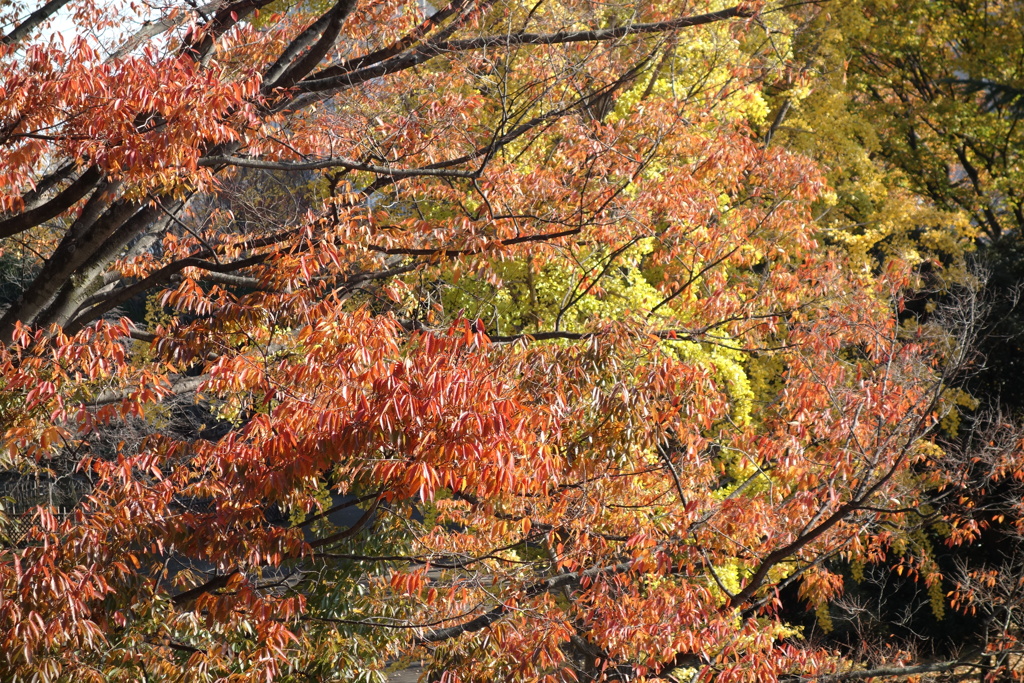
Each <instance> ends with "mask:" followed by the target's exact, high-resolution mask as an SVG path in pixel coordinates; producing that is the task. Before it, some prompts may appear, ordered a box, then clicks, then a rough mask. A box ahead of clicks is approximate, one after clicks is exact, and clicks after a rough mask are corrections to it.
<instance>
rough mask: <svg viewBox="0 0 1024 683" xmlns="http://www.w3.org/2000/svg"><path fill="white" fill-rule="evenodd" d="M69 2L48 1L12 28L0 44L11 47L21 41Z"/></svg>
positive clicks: (0, 39)
mask: <svg viewBox="0 0 1024 683" xmlns="http://www.w3.org/2000/svg"><path fill="white" fill-rule="evenodd" d="M68 2H69V0H50V2H48V3H46V4H45V5H43V6H42V7H40V8H39V9H37V10H36V11H35V12H33V13H32V14H30V15H28V16H27V17H26V18H25V20H24V21H22V22H21V23H20V24H18V25H17V26H15V27H14V29H13V30H12V31H11V32H10V33H8V34H7V35H5V36H4V37H3V38H0V43H2V44H4V45H13V44H14V43H17V42H19V41H21V40H23V39H24V38H25V37H26V36H28V34H29V33H31V32H32V30H33V29H35V28H36V27H37V26H39V25H40V24H41V23H43V22H44V21H46V20H47V19H49V18H50V17H52V16H53V15H54V14H56V13H57V12H58V11H59V10H60V8H61V7H63V6H64V5H66V4H68Z"/></svg>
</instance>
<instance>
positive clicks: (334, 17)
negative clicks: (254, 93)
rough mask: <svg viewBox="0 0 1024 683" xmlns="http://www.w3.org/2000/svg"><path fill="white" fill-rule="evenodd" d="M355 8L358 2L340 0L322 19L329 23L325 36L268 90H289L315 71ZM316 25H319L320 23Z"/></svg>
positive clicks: (324, 26)
mask: <svg viewBox="0 0 1024 683" xmlns="http://www.w3.org/2000/svg"><path fill="white" fill-rule="evenodd" d="M355 7H356V0H338V2H337V3H336V4H335V5H334V7H332V8H331V10H330V11H329V12H327V13H326V14H324V15H323V17H321V19H324V18H326V19H327V21H326V22H324V25H323V29H322V30H323V34H322V35H321V36H320V39H319V40H318V41H316V43H315V44H314V45H313V46H312V47H311V48H310V49H309V51H308V52H306V54H304V55H303V56H302V57H300V58H299V59H298V60H296V61H294V62H293V63H292V64H291V65H290V66H288V67H287V68H286V69H284V71H283V72H282V73H281V75H280V76H279V77H278V78H277V79H275V81H274V82H273V83H270V84H268V85H267V86H266V87H267V88H268V90H269V89H273V88H289V87H291V86H292V85H294V84H295V82H296V81H298V80H299V79H300V78H304V77H305V76H307V75H308V74H309V72H311V71H312V70H313V69H315V68H316V67H317V65H318V64H319V63H320V60H322V59H323V58H324V57H325V56H327V53H328V52H330V50H331V48H333V47H334V44H335V43H336V42H337V40H338V36H339V35H340V34H341V26H342V24H343V23H344V22H345V19H346V18H347V17H348V15H349V14H351V13H352V10H354V9H355ZM316 23H317V24H319V23H320V22H319V21H318V22H316Z"/></svg>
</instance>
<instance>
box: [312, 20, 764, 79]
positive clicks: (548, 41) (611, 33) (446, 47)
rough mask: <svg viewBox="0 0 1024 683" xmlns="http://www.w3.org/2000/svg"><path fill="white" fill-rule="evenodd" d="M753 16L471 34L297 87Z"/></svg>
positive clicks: (376, 76) (372, 77) (318, 76)
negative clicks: (478, 53)
mask: <svg viewBox="0 0 1024 683" xmlns="http://www.w3.org/2000/svg"><path fill="white" fill-rule="evenodd" d="M750 16H753V12H752V11H751V10H749V9H746V8H743V7H740V6H736V7H730V8H728V9H723V10H719V11H717V12H710V13H708V14H700V15H696V16H692V17H682V18H680V19H673V20H670V21H659V22H655V23H650V24H631V25H626V26H614V27H610V28H605V29H593V30H589V31H559V32H557V33H512V34H507V35H493V36H482V37H480V38H467V39H464V40H442V41H432V42H429V43H427V44H425V45H423V46H422V47H419V48H416V49H414V50H411V51H409V52H406V53H404V54H400V55H397V56H395V57H392V58H390V59H387V60H385V61H383V62H381V63H379V64H377V65H374V66H370V67H366V68H362V69H357V70H355V71H352V72H349V73H343V74H339V75H336V76H333V75H329V76H323V75H322V74H323V72H321V73H320V74H313V75H312V76H311V77H309V78H308V79H305V80H303V81H300V82H299V83H298V84H297V87H298V89H299V90H300V91H302V92H325V91H333V90H341V89H344V88H350V87H352V86H355V85H358V84H360V83H365V82H367V81H371V80H373V79H375V78H380V77H382V76H386V75H388V74H392V73H396V72H399V71H405V70H406V69H411V68H412V67H414V66H418V65H419V64H423V63H424V62H427V61H429V60H431V59H433V58H435V57H438V56H441V55H444V54H454V53H459V52H470V51H474V50H483V49H486V48H496V47H515V46H518V45H561V44H565V43H589V42H603V41H609V40H616V39H619V38H624V37H626V36H631V35H643V34H651V33H666V32H669V31H676V30H679V29H683V28H688V27H692V26H701V25H704V24H711V23H715V22H719V21H726V20H728V19H734V18H737V17H750Z"/></svg>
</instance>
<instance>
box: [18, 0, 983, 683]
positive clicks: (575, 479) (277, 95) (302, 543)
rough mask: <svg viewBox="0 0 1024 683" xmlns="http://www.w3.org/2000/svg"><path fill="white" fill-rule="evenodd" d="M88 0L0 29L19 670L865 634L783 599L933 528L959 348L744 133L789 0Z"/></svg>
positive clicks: (132, 673)
mask: <svg viewBox="0 0 1024 683" xmlns="http://www.w3.org/2000/svg"><path fill="white" fill-rule="evenodd" d="M62 5H63V3H61V2H53V3H50V4H47V5H45V6H44V7H42V8H41V9H39V10H38V11H36V12H33V13H31V14H29V15H28V16H27V17H23V16H22V15H23V14H24V13H23V12H22V11H21V9H20V8H19V7H8V8H6V11H7V12H8V14H9V15H10V18H9V19H8V21H9V23H10V25H11V27H12V28H10V30H8V32H7V34H6V36H5V38H4V39H3V41H2V42H3V46H2V50H3V59H4V64H5V71H4V79H5V80H4V81H3V83H2V84H0V87H2V88H3V92H4V94H5V97H4V99H3V101H2V104H0V107H2V109H0V120H2V133H3V138H2V139H3V146H2V149H0V154H2V155H3V163H2V168H3V173H4V176H3V178H4V182H3V184H2V186H0V187H2V191H3V194H2V199H0V205H2V207H3V209H4V210H5V212H6V214H5V216H4V218H3V219H2V221H0V236H2V237H3V239H4V258H5V259H7V261H6V262H7V263H10V264H11V268H12V269H16V270H17V272H18V273H19V275H18V277H17V278H12V279H11V281H10V283H9V288H13V290H14V291H13V293H10V294H9V295H8V296H7V297H6V298H7V300H9V301H10V304H9V306H8V307H7V308H6V310H5V311H4V313H3V316H2V317H0V334H2V336H3V339H4V345H3V347H2V349H0V367H2V368H3V373H2V377H3V379H2V381H0V406H2V411H3V413H2V414H3V426H4V432H3V451H2V452H3V457H4V469H5V478H4V479H3V481H4V482H5V484H4V485H5V486H6V488H5V491H7V492H9V493H10V494H11V495H10V496H9V502H10V505H9V507H8V509H7V510H6V511H5V516H4V517H3V518H2V520H0V533H2V535H3V536H4V538H5V541H4V545H3V547H2V549H0V591H2V592H0V634H2V636H0V637H2V642H3V644H4V647H3V652H4V655H3V659H2V666H3V671H4V673H5V675H6V677H7V678H11V679H29V678H32V677H36V678H39V679H44V680H64V679H70V678H82V677H85V678H90V679H93V680H139V679H140V678H144V679H146V680H164V679H167V680H172V679H173V680H181V679H186V680H204V679H211V680H213V679H220V678H224V679H235V680H249V679H254V680H255V679H275V678H277V679H282V680H359V679H362V680H370V679H374V678H377V679H379V678H380V677H381V676H382V672H383V671H384V670H385V668H386V667H387V666H389V665H393V664H396V663H400V662H401V661H402V658H403V657H408V656H427V657H429V662H430V664H429V666H430V670H431V672H432V674H433V673H436V674H437V675H438V676H439V677H441V678H444V679H445V680H463V681H471V680H480V681H485V680H486V681H492V680H517V679H531V680H538V679H543V680H579V679H581V678H584V679H586V678H590V679H606V680H613V679H620V680H622V679H632V678H636V677H647V678H648V679H656V678H660V679H663V680H667V679H669V678H670V677H679V676H682V675H684V673H685V675H689V676H691V677H696V678H698V679H699V678H701V677H703V678H705V679H710V678H715V679H716V680H723V681H724V680H734V679H735V680H741V679H743V680H771V679H775V678H779V677H785V676H814V675H819V674H826V673H828V672H833V671H838V672H843V671H845V670H846V669H848V667H849V663H847V662H843V661H841V660H840V659H838V658H836V657H835V656H833V655H832V654H831V653H830V652H829V651H827V650H825V649H819V648H814V647H808V646H802V645H801V644H800V643H799V641H798V639H797V633H796V631H794V629H792V628H790V627H789V626H788V625H787V624H786V622H785V620H784V619H783V618H782V616H781V615H780V614H779V612H778V610H777V607H778V604H777V600H776V595H777V592H778V591H779V590H781V589H783V588H784V587H786V586H790V585H799V586H800V591H801V595H802V597H803V599H804V600H806V601H807V602H808V603H809V604H810V605H811V606H815V607H819V608H820V606H821V605H824V604H825V603H826V601H828V600H829V599H830V598H832V597H834V596H836V595H838V594H839V593H840V592H841V590H842V578H841V577H840V576H839V575H838V574H836V573H835V572H833V571H831V570H830V565H829V561H830V560H832V559H834V558H839V557H845V558H847V559H850V560H855V561H860V562H867V563H871V562H876V561H880V560H882V559H884V558H885V557H886V553H887V551H888V550H889V549H890V548H892V547H894V546H895V545H898V544H899V543H900V542H901V535H900V530H901V529H903V528H905V527H906V525H907V524H910V522H906V520H907V519H908V518H910V517H912V516H913V515H912V511H913V510H914V509H915V507H916V505H917V504H918V503H919V502H920V501H921V500H922V491H924V490H926V489H927V487H934V486H940V485H942V484H943V481H942V479H941V476H942V473H941V470H937V469H935V468H932V467H930V466H929V463H932V462H933V461H934V460H935V458H936V457H937V456H936V448H935V446H934V445H933V444H932V440H933V438H934V435H935V432H936V429H937V425H939V424H940V420H941V419H942V417H943V414H944V412H946V411H947V410H948V404H949V401H948V400H947V399H948V392H947V390H946V376H947V374H948V373H949V372H950V371H951V370H950V369H951V368H955V367H957V366H958V365H959V363H960V361H961V358H962V356H963V351H962V348H961V346H962V345H961V344H959V343H958V342H957V339H956V338H953V340H952V341H950V335H949V334H948V333H943V334H939V333H937V332H934V331H933V330H931V329H930V328H925V327H922V328H919V329H908V328H904V327H901V326H900V325H899V319H898V314H899V312H900V310H901V297H902V292H903V289H904V288H905V286H906V284H907V281H908V280H907V272H906V269H905V268H902V267H901V266H900V264H898V263H892V264H890V265H889V267H888V268H887V269H886V271H885V272H884V273H883V274H882V275H881V276H879V277H870V278H869V277H867V276H866V275H865V274H863V273H859V272H854V271H852V270H850V269H847V268H844V267H843V262H842V258H841V256H840V255H839V254H837V253H832V252H830V251H828V250H826V249H824V248H822V247H821V244H820V242H818V241H817V240H816V239H815V232H816V230H817V226H816V224H815V223H814V221H813V219H812V213H811V208H812V205H813V203H814V202H815V200H816V199H817V198H818V197H819V196H820V193H821V192H822V190H823V187H824V184H823V180H822V176H821V174H820V172H819V170H818V168H817V167H816V166H815V165H814V164H813V163H812V162H810V161H809V160H808V159H806V158H804V157H801V156H798V155H794V154H792V153H789V152H787V151H785V150H784V149H782V148H781V147H779V146H768V145H765V144H764V143H763V141H762V140H761V139H759V138H758V137H757V136H754V135H753V134H752V133H751V126H754V125H760V124H761V123H763V122H764V120H765V116H766V114H767V108H766V105H765V100H764V98H763V96H762V86H763V83H764V82H765V81H766V80H767V79H768V77H769V75H770V74H772V73H774V72H775V70H777V69H782V68H785V66H786V64H785V59H786V55H785V54H781V55H780V53H779V51H778V50H777V49H776V46H775V45H773V44H772V42H771V41H770V40H768V39H767V38H766V36H765V34H764V32H762V31H760V29H758V28H757V25H756V23H752V21H751V20H753V19H756V18H758V17H763V16H767V14H766V10H765V9H764V8H762V7H760V6H758V5H754V4H741V5H737V6H734V7H731V8H726V9H714V8H710V7H708V8H703V7H702V8H700V9H693V8H691V7H690V6H689V4H687V3H651V4H647V3H636V4H633V3H621V4H600V5H598V4H594V3H590V2H586V1H580V2H569V3H562V4H559V5H548V4H544V3H538V4H536V5H534V6H531V7H526V6H521V5H519V4H518V3H509V4H501V3H494V2H472V1H471V0H454V2H453V3H452V4H450V5H448V6H447V7H444V8H442V9H439V10H437V11H436V12H434V13H433V14H432V15H431V16H424V14H423V12H424V6H423V5H422V4H420V3H403V2H396V1H393V0H378V1H375V2H371V3H367V4H366V5H365V6H362V7H357V6H356V4H355V3H354V2H351V1H349V0H339V2H338V3H337V4H334V5H332V6H330V7H320V8H316V7H313V6H306V5H296V6H282V5H281V4H280V3H273V4H271V3H270V2H262V1H260V0H240V1H239V2H234V3H230V2H229V3H213V4H211V5H207V6H203V7H198V8H197V7H192V6H190V7H189V8H185V7H169V8H163V9H155V8H147V9H146V10H145V12H151V14H143V15H141V16H139V17H138V20H139V21H140V22H143V23H139V24H137V25H132V24H131V21H130V20H129V19H126V18H125V17H124V16H111V15H110V13H109V12H108V10H107V9H105V8H104V7H103V6H97V5H93V4H91V3H88V2H82V3H77V4H69V5H68V7H70V8H73V10H74V12H75V17H76V19H77V20H78V21H79V22H80V23H81V24H82V25H83V26H84V27H86V29H94V30H95V31H96V33H97V35H102V36H103V37H104V42H105V43H106V42H108V39H109V38H111V37H112V36H119V41H118V43H117V44H118V45H119V47H117V48H116V49H114V50H113V51H111V52H109V53H105V52H103V51H102V50H100V49H99V48H98V47H97V46H96V45H95V44H92V43H90V41H89V40H87V39H85V38H76V39H74V40H67V41H62V40H60V39H58V38H56V37H50V38H46V37H33V36H34V31H35V30H36V29H37V27H38V25H40V22H43V21H45V20H46V19H47V18H48V17H49V16H52V15H53V13H54V12H56V11H58V10H59V9H60V7H61V6H62ZM19 22H20V23H19ZM87 33H88V31H85V32H83V34H82V35H87ZM275 187H276V188H278V189H274V188H275ZM254 188H256V189H254ZM12 272H13V270H12ZM69 482H70V483H69ZM347 513H352V514H347ZM947 521H948V522H949V524H950V528H949V534H948V537H949V539H950V541H951V542H961V541H964V540H971V539H973V538H974V537H975V536H976V534H977V525H976V524H971V523H970V520H969V519H968V520H966V521H964V522H963V523H961V521H960V520H959V519H957V518H955V517H953V518H951V519H949V520H947ZM927 560H928V558H927V557H926V556H920V557H917V556H913V555H906V556H904V557H903V559H902V560H901V561H903V562H905V563H906V566H907V567H908V568H910V569H912V570H913V571H916V572H918V573H920V574H921V576H922V577H923V580H924V581H926V582H927V583H928V584H929V585H930V586H941V585H942V584H941V580H942V577H941V574H940V572H938V571H937V570H936V568H935V567H934V566H932V565H929V564H928V562H927ZM994 642H995V641H994ZM896 664H900V662H896ZM906 672H907V673H913V671H912V670H909V669H908V670H907V671H906ZM839 675H847V674H843V673H840V674H839ZM851 675H853V676H854V677H857V676H861V677H862V676H863V675H866V674H864V673H863V672H855V673H854V674H851Z"/></svg>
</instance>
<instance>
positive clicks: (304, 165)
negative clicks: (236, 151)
mask: <svg viewBox="0 0 1024 683" xmlns="http://www.w3.org/2000/svg"><path fill="white" fill-rule="evenodd" d="M442 163H444V162H442ZM199 165H200V166H207V167H218V166H225V165H227V166H238V167H241V168H258V169H263V170H269V171H315V170H317V169H322V168H344V169H346V170H349V171H367V172H369V173H376V174H378V175H383V176H388V177H391V178H414V177H416V176H437V177H442V178H478V177H479V176H480V174H479V172H477V171H451V170H445V169H444V168H443V167H434V168H432V167H430V166H427V167H424V168H391V167H388V166H376V165H374V164H364V163H361V162H359V161H355V160H354V159H343V158H340V157H333V158H330V159H316V160H313V161H263V160H262V159H248V158H246V157H235V156H215V157H205V158H203V159H201V160H200V161H199Z"/></svg>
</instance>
